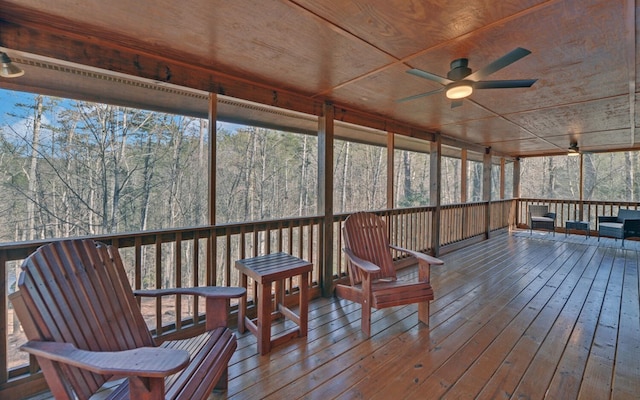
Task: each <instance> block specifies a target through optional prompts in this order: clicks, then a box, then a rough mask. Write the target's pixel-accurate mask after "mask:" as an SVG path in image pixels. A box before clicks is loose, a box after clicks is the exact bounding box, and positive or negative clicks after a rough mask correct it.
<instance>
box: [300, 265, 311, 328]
mask: <svg viewBox="0 0 640 400" xmlns="http://www.w3.org/2000/svg"><path fill="white" fill-rule="evenodd" d="M308 321H309V273H308V272H303V273H302V278H301V279H300V326H299V328H300V330H299V331H300V336H301V337H304V336H307V326H308Z"/></svg>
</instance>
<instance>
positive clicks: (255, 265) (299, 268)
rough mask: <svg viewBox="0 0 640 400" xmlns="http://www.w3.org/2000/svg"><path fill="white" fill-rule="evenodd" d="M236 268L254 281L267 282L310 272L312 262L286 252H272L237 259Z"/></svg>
mask: <svg viewBox="0 0 640 400" xmlns="http://www.w3.org/2000/svg"><path fill="white" fill-rule="evenodd" d="M235 266H236V268H237V269H238V270H239V271H241V272H242V273H243V274H245V275H247V276H250V277H251V278H252V279H254V280H255V281H256V282H260V283H269V282H274V281H277V280H281V279H285V278H288V277H291V276H295V275H299V274H301V273H303V272H311V270H312V269H313V264H311V263H310V262H309V261H306V260H303V259H301V258H298V257H295V256H292V255H290V254H287V253H272V254H266V255H263V256H258V257H253V258H245V259H242V260H237V261H236V263H235Z"/></svg>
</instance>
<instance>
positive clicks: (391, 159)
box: [387, 132, 396, 209]
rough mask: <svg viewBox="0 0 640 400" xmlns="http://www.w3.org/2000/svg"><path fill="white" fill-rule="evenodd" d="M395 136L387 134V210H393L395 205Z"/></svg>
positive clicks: (390, 133)
mask: <svg viewBox="0 0 640 400" xmlns="http://www.w3.org/2000/svg"><path fill="white" fill-rule="evenodd" d="M394 139H395V135H394V134H393V133H392V132H387V208H389V209H392V208H394V204H395V190H393V189H394V186H395V185H394V181H395V178H396V177H395V173H394V172H395V171H394V166H395V143H394Z"/></svg>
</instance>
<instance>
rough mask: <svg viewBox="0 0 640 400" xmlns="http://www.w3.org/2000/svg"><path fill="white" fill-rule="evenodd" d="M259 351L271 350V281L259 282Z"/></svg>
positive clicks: (264, 352) (263, 353) (261, 352)
mask: <svg viewBox="0 0 640 400" xmlns="http://www.w3.org/2000/svg"><path fill="white" fill-rule="evenodd" d="M258 298H259V300H258V301H259V303H258V334H259V337H258V353H260V354H261V355H265V354H267V353H268V352H269V351H271V282H269V283H258Z"/></svg>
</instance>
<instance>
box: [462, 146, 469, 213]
mask: <svg viewBox="0 0 640 400" xmlns="http://www.w3.org/2000/svg"><path fill="white" fill-rule="evenodd" d="M467 183H468V182H467V149H461V150H460V203H466V202H467Z"/></svg>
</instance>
